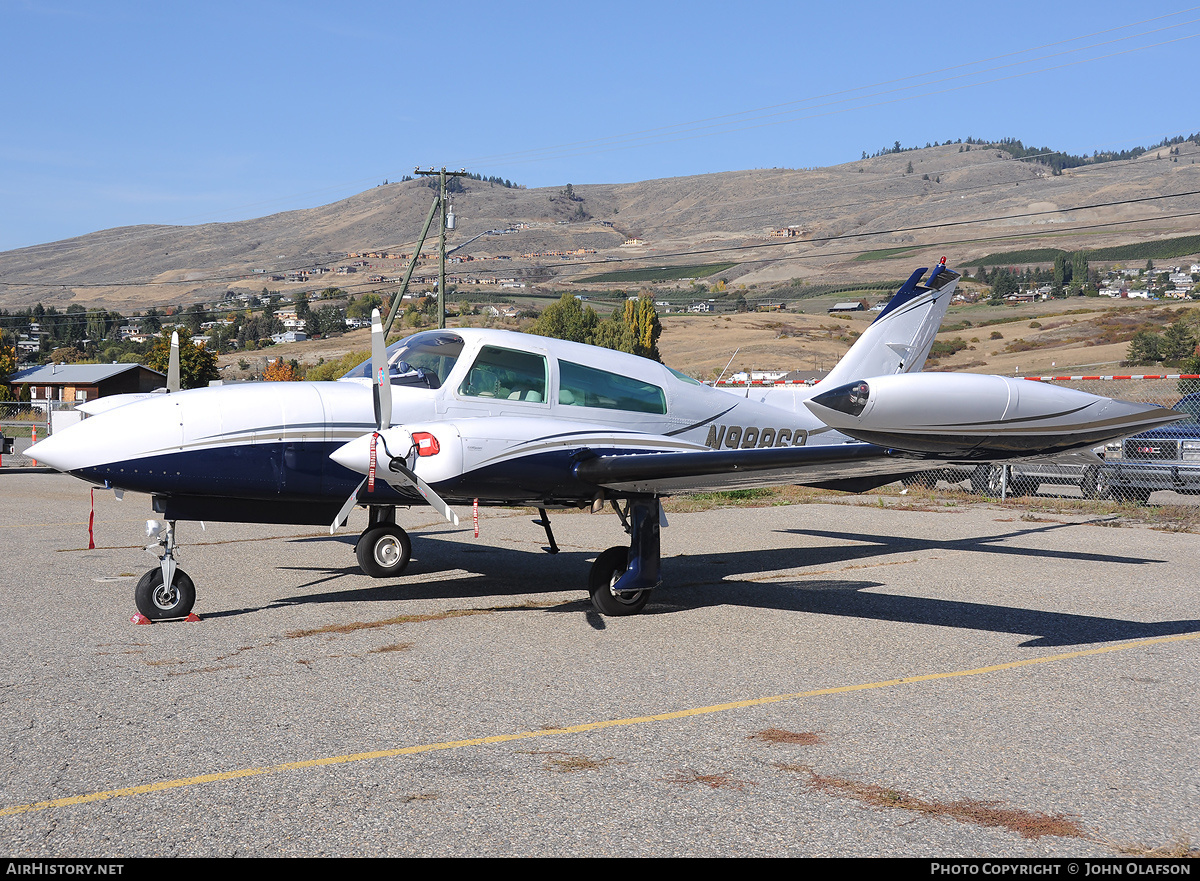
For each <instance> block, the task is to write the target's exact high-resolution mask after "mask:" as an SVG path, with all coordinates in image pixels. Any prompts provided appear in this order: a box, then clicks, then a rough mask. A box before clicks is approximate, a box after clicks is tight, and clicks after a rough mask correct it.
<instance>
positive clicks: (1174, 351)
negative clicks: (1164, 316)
mask: <svg viewBox="0 0 1200 881" xmlns="http://www.w3.org/2000/svg"><path fill="white" fill-rule="evenodd" d="M1195 350H1196V334H1195V332H1194V331H1193V330H1192V328H1191V327H1189V326H1188V324H1187V323H1186V322H1185V321H1183V320H1182V319H1180V320H1178V321H1174V322H1172V323H1171V324H1170V326H1168V327H1167V329H1166V331H1164V332H1163V335H1162V345H1161V349H1160V354H1161V355H1162V360H1164V361H1181V360H1183V359H1184V358H1187V357H1188V356H1189V355H1191V354H1192V353H1193V352H1194V351H1195Z"/></svg>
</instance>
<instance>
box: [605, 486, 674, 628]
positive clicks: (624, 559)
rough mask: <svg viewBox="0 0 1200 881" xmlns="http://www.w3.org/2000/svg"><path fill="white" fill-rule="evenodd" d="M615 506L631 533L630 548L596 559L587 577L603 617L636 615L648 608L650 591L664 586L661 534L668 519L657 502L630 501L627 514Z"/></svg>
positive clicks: (626, 528) (614, 504)
mask: <svg viewBox="0 0 1200 881" xmlns="http://www.w3.org/2000/svg"><path fill="white" fill-rule="evenodd" d="M612 506H613V510H614V511H616V512H617V516H618V517H620V518H621V524H622V525H623V526H624V527H625V531H626V532H627V533H629V536H630V543H629V547H628V548H623V547H619V546H618V547H614V548H609V549H608V550H607V551H605V552H604V553H602V554H601V555H600V556H599V557H597V558H596V561H595V562H594V563H592V571H591V572H590V573H589V575H588V592H589V593H590V594H591V595H592V606H593V607H594V608H595V609H596V611H597V612H599V613H600V614H601V615H609V616H617V615H636V614H637V613H638V612H640V611H642V609H643V608H645V606H646V603H647V601H648V600H649V599H650V591H651V590H653V589H654V588H656V587H658V586H659V585H660V584H662V579H661V578H660V577H659V564H660V562H661V560H662V554H661V550H660V546H659V532H660V528H661V527H663V526H666V525H667V518H666V517H665V516H664V515H663V513H662V505H661V504H659V501H658V499H656V498H633V499H629V500H628V501H627V502H626V503H625V510H624V511H622V510H621V508H620V507H619V505H618V504H617V502H616V501H614V502H613V503H612Z"/></svg>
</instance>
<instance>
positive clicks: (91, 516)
mask: <svg viewBox="0 0 1200 881" xmlns="http://www.w3.org/2000/svg"><path fill="white" fill-rule="evenodd" d="M95 522H96V487H94V486H93V487H92V510H91V511H89V512H88V550H89V551H94V550H96V539H95V536H94V535H93V534H92V526H93V525H94V524H95Z"/></svg>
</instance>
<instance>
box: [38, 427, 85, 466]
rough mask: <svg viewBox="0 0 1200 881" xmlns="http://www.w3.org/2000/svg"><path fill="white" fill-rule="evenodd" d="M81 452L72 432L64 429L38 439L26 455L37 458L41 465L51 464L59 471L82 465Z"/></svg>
mask: <svg viewBox="0 0 1200 881" xmlns="http://www.w3.org/2000/svg"><path fill="white" fill-rule="evenodd" d="M79 452H80V449H79V444H78V443H76V442H75V441H74V439H73V438H72V437H71V436H70V432H67V431H62V432H59V433H58V434H52V435H50V437H48V438H46V439H45V440H40V441H38V442H37V443H36V444H34V445H33V446H31V447H30V448H29V449H27V450H26V451H25V455H26V456H28V457H29V458H30V459H34V460H36V461H37V463H38V464H39V465H49V466H50V467H51V468H55V469H57V470H59V471H72V470H74V469H75V468H79V467H81V465H82V461H81V460H80V459H79V456H78V453H79Z"/></svg>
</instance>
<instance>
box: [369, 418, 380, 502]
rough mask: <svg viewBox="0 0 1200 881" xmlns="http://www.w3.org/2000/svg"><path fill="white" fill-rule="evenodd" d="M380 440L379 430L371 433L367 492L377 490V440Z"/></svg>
mask: <svg viewBox="0 0 1200 881" xmlns="http://www.w3.org/2000/svg"><path fill="white" fill-rule="evenodd" d="M377 440H379V432H375V433H373V434H372V435H371V463H370V464H369V465H368V466H367V492H369V493H373V492H375V442H376V441H377Z"/></svg>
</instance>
